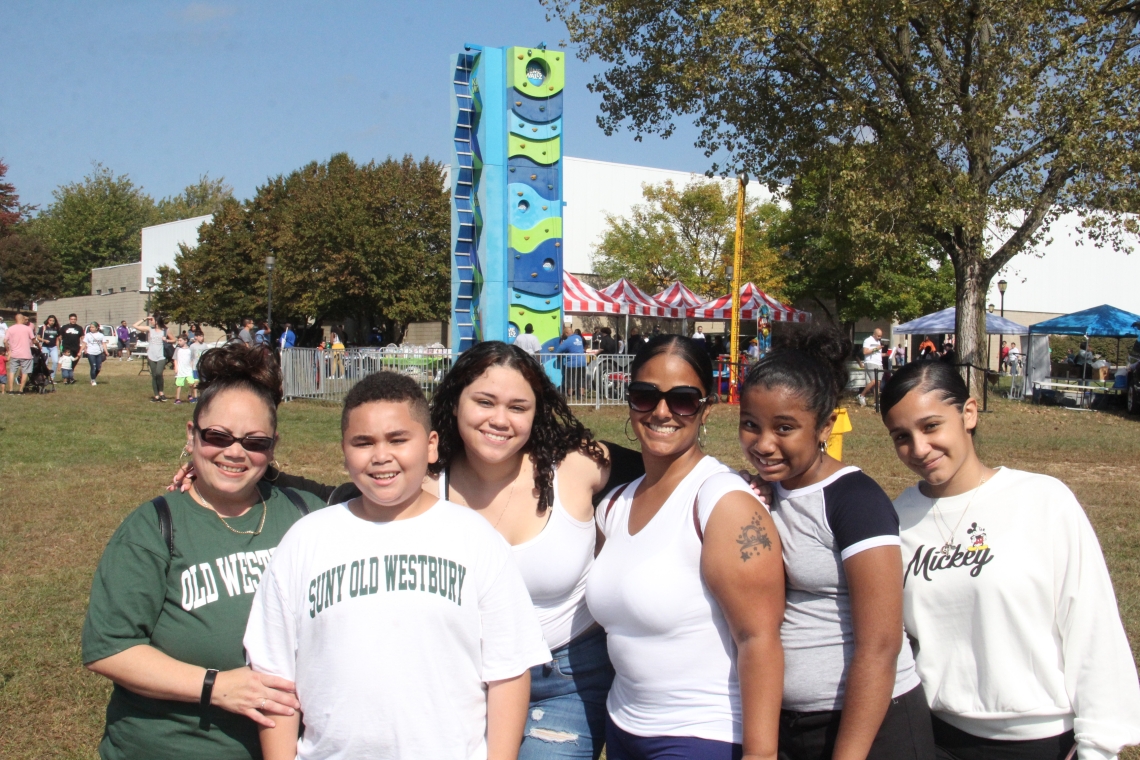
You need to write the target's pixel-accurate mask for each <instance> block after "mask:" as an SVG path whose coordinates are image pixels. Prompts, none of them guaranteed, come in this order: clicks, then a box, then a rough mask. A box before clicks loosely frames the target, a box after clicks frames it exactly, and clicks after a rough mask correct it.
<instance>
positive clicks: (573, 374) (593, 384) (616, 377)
mask: <svg viewBox="0 0 1140 760" xmlns="http://www.w3.org/2000/svg"><path fill="white" fill-rule="evenodd" d="M536 358H538V359H539V361H540V362H541V363H542V366H543V369H545V370H546V374H547V376H548V377H549V378H550V379H551V381H553V382H554V384H555V385H556V386H558V388H559V390H561V391H562V394H563V395H564V396H565V397H566V402H567V403H568V404H569V405H570V406H592V407H594V408H595V409H598V408H600V407H603V406H625V391H626V388H628V387H629V365H630V364H631V363H632V362H633V356H632V355H630V354H600V355H595V354H550V353H544V354H541V355H540V356H539V357H536Z"/></svg>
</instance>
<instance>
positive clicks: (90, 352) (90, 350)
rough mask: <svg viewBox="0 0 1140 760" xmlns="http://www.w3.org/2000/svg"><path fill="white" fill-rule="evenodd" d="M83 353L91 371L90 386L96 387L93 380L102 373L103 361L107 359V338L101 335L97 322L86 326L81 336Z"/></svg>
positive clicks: (101, 331) (100, 328)
mask: <svg viewBox="0 0 1140 760" xmlns="http://www.w3.org/2000/svg"><path fill="white" fill-rule="evenodd" d="M83 351H84V353H85V354H86V356H87V366H88V369H89V370H90V371H91V384H92V385H98V383H97V382H96V381H95V378H97V377H99V373H100V372H102V371H103V360H104V359H106V358H107V336H106V335H104V334H103V330H102V327H101V326H100V324H99V323H98V322H92V323H91V324H89V325H87V332H86V333H85V334H84V335H83Z"/></svg>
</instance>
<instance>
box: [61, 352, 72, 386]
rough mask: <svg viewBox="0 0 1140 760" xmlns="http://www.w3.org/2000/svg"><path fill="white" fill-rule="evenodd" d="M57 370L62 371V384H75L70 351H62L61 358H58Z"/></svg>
mask: <svg viewBox="0 0 1140 760" xmlns="http://www.w3.org/2000/svg"><path fill="white" fill-rule="evenodd" d="M59 368H60V370H62V371H63V384H64V385H74V384H75V357H74V356H72V355H71V349H70V348H65V349H63V356H61V357H59Z"/></svg>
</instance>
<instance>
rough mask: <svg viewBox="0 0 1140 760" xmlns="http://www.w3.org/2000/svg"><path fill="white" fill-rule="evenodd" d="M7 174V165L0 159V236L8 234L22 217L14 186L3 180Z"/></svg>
mask: <svg viewBox="0 0 1140 760" xmlns="http://www.w3.org/2000/svg"><path fill="white" fill-rule="evenodd" d="M7 175H8V165H7V164H6V163H4V161H3V160H0V238H2V237H4V236H5V235H7V234H9V233H10V232H11V231H12V228H13V227H15V226H16V225H17V224H19V223H20V220H22V219H23V217H24V214H23V211H22V210H21V208H20V196H19V195H18V194H17V193H16V186H15V185H13V184H12V183H11V182H4V181H3V180H4V177H6V176H7Z"/></svg>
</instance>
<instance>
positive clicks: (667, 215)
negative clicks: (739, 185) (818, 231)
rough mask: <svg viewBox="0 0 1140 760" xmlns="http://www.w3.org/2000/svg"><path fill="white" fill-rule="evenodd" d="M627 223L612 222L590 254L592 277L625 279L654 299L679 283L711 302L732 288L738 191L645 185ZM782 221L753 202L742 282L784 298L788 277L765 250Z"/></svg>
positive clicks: (773, 208) (715, 185)
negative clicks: (771, 228) (729, 272)
mask: <svg viewBox="0 0 1140 760" xmlns="http://www.w3.org/2000/svg"><path fill="white" fill-rule="evenodd" d="M642 196H643V197H644V198H645V200H646V203H644V204H638V205H636V206H634V207H633V209H632V210H631V213H630V216H629V217H628V218H627V217H617V216H612V215H607V217H606V231H605V232H604V233H603V236H602V240H601V242H600V243H599V244H598V246H597V248H596V249H595V251H594V254H593V264H594V272H595V273H596V274H598V275H600V276H601V277H602V278H604V279H606V280H617V279H619V278H621V277H626V278H628V279H629V280H630V281H631V282H633V283H634V284H635V285H637V286H638V287H639V288H642V289H643V290H646V291H648V292H650V293H654V292H657V291H659V290H661V289H663V288H665V287H667V286H668V285H669V284H671V283H672V282H673V281H674V280H680V281H681V282H683V283H684V284H685V286H686V287H688V288H690V289H691V290H693V291H694V292H695V293H699V294H702V295H706V296H709V297H713V296H718V295H721V294H723V293H725V292H726V291H727V290H728V289H729V288H730V287H731V285H730V282H729V279H728V276H727V270H726V267H727V265H729V264H731V263H732V259H733V246H734V244H735V234H736V190H735V186H733V187H725V186H724V184H723V183H721V182H717V181H713V180H709V181H697V182H693V183H690V184H689V185H686V186H685V187H683V188H681V189H678V188H677V187H676V185H674V184H673V182H672V181H666V182H665V183H663V184H660V185H645V186H644V187H643V188H642ZM779 214H780V211H779V207H778V206H777V205H776V204H774V203H764V204H761V203H757V202H755V201H751V200H750V201H748V206H747V208H746V209H745V254H744V257H743V258H744V266H743V267H742V270H741V275H742V277H743V278H744V279H745V280H749V279H751V280H752V282H754V283H755V284H756V285H757V286H758V287H760V288H762V289H764V290H766V291H773V292H772V295H775V296H776V297H777V298H778V297H780V294H781V292H782V287H783V281H784V277H785V272H784V271H783V266H782V263H781V260H780V257H779V256H778V255H777V254H776V252H775V251H773V250H772V249H771V247H770V246H768V244H767V229H768V227H769V226H770V224H771V222H772V221H773V220H774V219H776V218H777V217H778V216H779Z"/></svg>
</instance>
